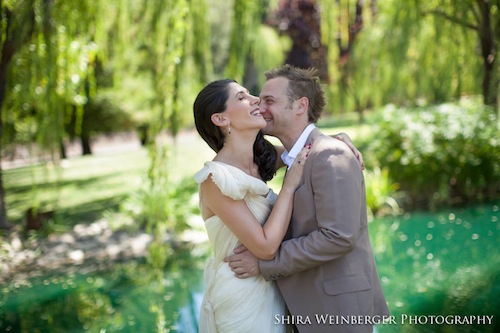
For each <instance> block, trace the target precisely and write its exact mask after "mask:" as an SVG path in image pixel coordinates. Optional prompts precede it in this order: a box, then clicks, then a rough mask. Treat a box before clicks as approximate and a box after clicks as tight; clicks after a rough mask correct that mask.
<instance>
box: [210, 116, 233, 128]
mask: <svg viewBox="0 0 500 333" xmlns="http://www.w3.org/2000/svg"><path fill="white" fill-rule="evenodd" d="M210 119H211V120H212V122H213V123H214V124H215V126H227V125H229V120H228V119H227V118H226V117H225V116H224V115H223V114H222V113H214V114H213V115H212V116H211V117H210Z"/></svg>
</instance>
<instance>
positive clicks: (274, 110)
mask: <svg viewBox="0 0 500 333" xmlns="http://www.w3.org/2000/svg"><path fill="white" fill-rule="evenodd" d="M287 88H288V79H285V78H283V77H277V78H274V79H270V80H268V81H266V82H265V83H264V85H263V86H262V91H261V92H260V96H259V97H260V104H259V107H260V112H261V113H262V116H264V119H265V120H266V122H267V125H266V127H265V128H264V129H263V130H262V131H263V132H264V134H267V135H272V136H275V137H278V138H279V137H280V135H282V134H283V133H286V130H287V127H289V126H288V124H289V123H290V122H291V121H292V118H293V117H292V114H291V110H290V108H289V102H288V96H287V94H286V91H287Z"/></svg>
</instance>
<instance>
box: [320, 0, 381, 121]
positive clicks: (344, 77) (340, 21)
mask: <svg viewBox="0 0 500 333" xmlns="http://www.w3.org/2000/svg"><path fill="white" fill-rule="evenodd" d="M318 5H319V7H320V19H321V42H322V44H323V45H325V46H326V47H327V50H328V51H327V56H326V57H327V61H326V63H327V64H328V66H327V67H328V69H327V70H328V90H327V93H328V95H329V97H330V98H329V103H330V105H331V108H332V112H339V111H345V110H346V109H349V107H352V103H351V105H350V106H349V100H348V99H349V98H350V97H349V96H352V93H353V91H355V90H356V89H358V87H357V86H356V85H354V84H353V82H352V70H351V68H350V66H351V64H352V63H353V61H352V54H353V52H355V51H354V44H355V41H356V40H357V36H358V34H359V33H360V32H361V31H362V30H363V28H364V26H365V25H367V26H368V27H369V26H370V25H371V23H372V22H373V19H374V17H375V13H376V0H371V1H363V0H347V1H340V0H337V1H330V0H318ZM351 100H352V97H351ZM354 101H355V107H357V109H358V110H359V101H358V100H357V99H356V98H354Z"/></svg>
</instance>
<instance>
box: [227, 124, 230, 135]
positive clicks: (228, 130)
mask: <svg viewBox="0 0 500 333" xmlns="http://www.w3.org/2000/svg"><path fill="white" fill-rule="evenodd" d="M227 134H231V124H229V125H227Z"/></svg>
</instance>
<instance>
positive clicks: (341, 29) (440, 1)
mask: <svg viewBox="0 0 500 333" xmlns="http://www.w3.org/2000/svg"><path fill="white" fill-rule="evenodd" d="M318 2H319V3H320V5H321V19H322V20H321V24H322V31H321V32H322V41H323V43H324V44H325V45H327V46H328V50H329V52H328V64H329V75H330V80H331V83H332V84H331V85H330V87H329V88H330V91H331V97H332V100H333V102H334V103H338V105H337V106H336V107H333V109H334V110H353V109H357V110H363V109H366V108H371V107H374V106H380V105H385V104H387V103H397V104H399V105H402V104H408V103H409V104H416V103H422V102H424V103H440V102H443V101H447V100H450V99H457V98H459V97H460V96H462V95H477V94H481V95H482V96H483V98H484V103H485V104H486V105H491V106H493V110H497V108H498V89H499V81H500V70H499V65H498V61H495V59H496V58H497V56H496V54H497V50H496V48H497V46H496V45H497V44H498V40H500V23H499V22H500V18H499V8H500V7H499V1H483V0H467V1H451V0H435V1H415V0H412V1H402V0H388V1H354V0H353V1H318ZM360 27H362V29H361V30H360ZM355 33H357V35H356V36H355V37H356V38H355V39H354V38H353V35H354V34H355ZM338 49H340V52H338V51H337V50H338ZM342 50H348V51H349V52H348V53H345V52H344V53H343V51H342Z"/></svg>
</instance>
